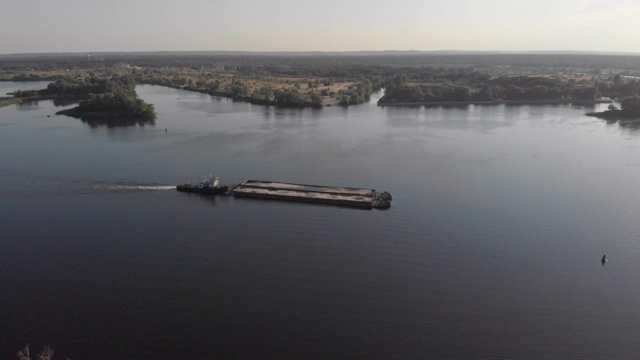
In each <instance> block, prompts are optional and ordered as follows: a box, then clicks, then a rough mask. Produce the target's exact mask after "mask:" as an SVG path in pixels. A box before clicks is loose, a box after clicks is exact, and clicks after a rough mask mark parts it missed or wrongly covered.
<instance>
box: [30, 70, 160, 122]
mask: <svg viewBox="0 0 640 360" xmlns="http://www.w3.org/2000/svg"><path fill="white" fill-rule="evenodd" d="M41 93H42V94H50V95H55V96H56V97H58V98H66V97H76V98H80V99H81V100H80V103H79V104H78V106H77V107H75V108H72V109H68V110H63V111H60V112H58V113H59V114H63V115H70V116H73V117H79V118H83V119H84V118H96V117H102V118H113V119H117V118H127V119H147V120H153V119H155V117H156V112H155V109H154V108H153V105H151V104H148V103H146V102H144V101H143V100H142V99H139V98H138V96H137V94H136V91H135V81H134V80H133V78H131V77H129V76H122V77H120V76H117V75H115V76H113V77H111V78H109V79H99V78H87V79H85V80H84V81H69V80H64V81H57V82H55V83H51V84H49V86H48V87H47V88H46V89H44V90H41Z"/></svg>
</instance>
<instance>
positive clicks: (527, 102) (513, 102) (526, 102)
mask: <svg viewBox="0 0 640 360" xmlns="http://www.w3.org/2000/svg"><path fill="white" fill-rule="evenodd" d="M610 103H613V100H611V99H608V98H607V99H597V100H564V99H562V100H491V101H433V102H429V101H418V102H381V101H378V106H423V105H424V106H446V105H460V106H466V105H502V104H506V105H555V104H560V105H561V104H575V105H593V104H610Z"/></svg>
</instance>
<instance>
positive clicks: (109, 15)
mask: <svg viewBox="0 0 640 360" xmlns="http://www.w3.org/2000/svg"><path fill="white" fill-rule="evenodd" d="M639 20H640V1H638V0H557V1H551V0H536V1H533V0H484V1H476V0H439V1H435V0H369V1H361V0H358V1H356V0H312V1H307V0H235V1H231V0H227V1H216V0H180V1H174V0H100V1H95V0H0V54H9V53H24V52H70V51H71V52H95V51H156V50H255V51H313V50H318V51H347V50H450V49H457V50H504V51H520V50H587V51H588V50H596V51H631V52H640V41H638V35H640V21H639Z"/></svg>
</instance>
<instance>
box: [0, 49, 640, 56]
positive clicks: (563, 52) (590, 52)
mask: <svg viewBox="0 0 640 360" xmlns="http://www.w3.org/2000/svg"><path fill="white" fill-rule="evenodd" d="M170 53H211V54H215V53H218V54H263V55H283V54H284V55H286V54H302V55H304V54H319V55H322V54H328V55H331V54H337V55H349V54H385V53H386V54H398V53H402V54H403V55H406V54H416V55H419V54H459V55H464V54H496V55H500V54H545V55H570V54H575V55H579V54H583V55H636V56H640V52H634V51H605V50H459V49H443V50H393V49H388V50H126V51H120V50H117V51H111V50H104V51H58V52H22V53H0V57H1V56H15V57H17V56H38V55H80V54H82V55H87V54H170Z"/></svg>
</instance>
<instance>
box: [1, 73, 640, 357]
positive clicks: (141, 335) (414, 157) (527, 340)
mask: <svg viewBox="0 0 640 360" xmlns="http://www.w3.org/2000/svg"><path fill="white" fill-rule="evenodd" d="M27 86H29V87H32V88H34V87H35V88H38V87H44V86H46V83H39V84H38V83H29V84H20V83H0V92H2V93H4V92H6V91H10V90H12V89H16V88H27ZM137 90H138V93H139V95H140V96H141V97H142V98H143V99H145V100H146V101H148V102H150V103H153V104H154V105H155V107H156V110H157V111H158V119H157V120H156V122H155V124H145V125H136V124H133V125H132V126H121V127H107V126H104V125H100V124H87V123H84V122H82V121H80V120H77V119H73V118H70V117H65V116H57V115H55V112H56V111H58V110H60V108H57V107H54V105H53V103H52V102H51V101H41V102H39V103H38V104H30V105H22V106H17V105H12V106H9V107H4V108H1V109H0V358H2V359H9V358H14V357H15V354H16V352H17V351H18V350H20V349H22V348H23V347H24V345H25V344H26V343H28V344H29V345H30V346H31V349H32V353H35V352H36V350H40V349H42V347H43V346H44V345H45V344H49V345H51V346H52V347H53V348H54V350H55V357H56V358H58V359H65V358H71V359H95V358H105V359H116V358H136V359H152V358H153V359H165V358H166V359H177V358H184V359H201V358H202V359H205V358H219V359H267V358H273V359H292V358H294V359H302V358H304V359H340V358H342V359H428V358H447V359H470V358H476V359H527V358H528V359H600V358H609V359H615V358H618V359H623V358H626V359H631V358H636V359H637V358H639V357H640V341H638V335H639V334H640V221H639V215H640V131H639V130H637V129H635V128H631V127H623V126H620V125H619V124H617V123H613V124H607V123H606V122H605V121H602V120H598V119H595V118H591V117H587V116H584V113H586V112H589V111H594V110H600V109H603V108H606V105H598V106H586V107H585V106H571V105H550V106H543V105H536V106H504V105H497V106H495V105H494V106H463V107H434V108H425V107H408V108H395V107H384V108H383V107H377V106H375V101H376V100H377V97H379V96H380V94H378V95H377V96H376V98H374V99H372V102H371V103H369V104H364V105H360V106H354V107H349V108H341V107H329V108H324V109H321V110H312V109H304V110H294V109H276V108H273V107H263V106H257V105H251V104H247V103H236V102H233V101H230V100H228V99H220V98H212V97H210V96H208V95H203V94H198V93H192V92H186V91H180V90H175V89H169V88H163V87H155V86H139V87H138V88H137ZM165 129H166V131H165ZM209 173H213V174H215V175H218V176H220V177H221V180H222V182H224V183H226V184H229V185H232V184H235V183H238V182H241V181H242V180H245V179H260V180H278V181H288V182H297V183H307V184H319V185H335V186H354V187H366V188H375V189H377V190H386V191H389V192H391V193H392V195H393V203H392V207H391V209H389V210H384V211H381V210H358V209H352V208H342V207H336V206H325V205H314V204H303V203H289V202H276V201H266V200H254V199H241V198H233V197H224V196H223V197H207V196H200V195H194V194H184V193H178V192H176V191H175V189H174V187H173V185H175V184H177V183H182V182H187V181H197V180H200V179H201V178H203V177H204V176H206V175H208V174H209ZM605 253H606V254H607V258H608V259H609V261H608V262H607V263H606V265H605V266H603V265H602V263H601V262H600V259H601V258H602V256H603V254H605Z"/></svg>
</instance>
